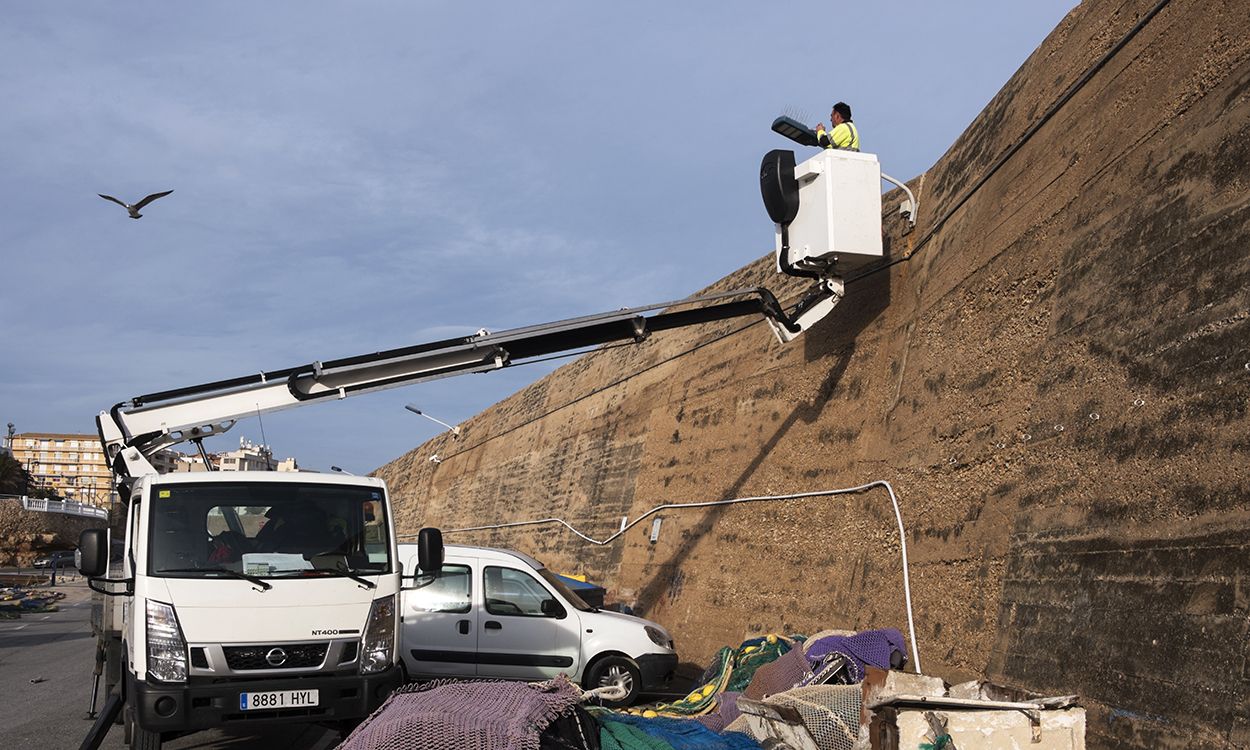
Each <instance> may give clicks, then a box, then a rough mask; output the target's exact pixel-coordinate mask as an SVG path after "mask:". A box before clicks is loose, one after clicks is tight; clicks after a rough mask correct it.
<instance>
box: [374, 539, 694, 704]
mask: <svg viewBox="0 0 1250 750" xmlns="http://www.w3.org/2000/svg"><path fill="white" fill-rule="evenodd" d="M444 550H445V553H444V558H443V563H442V567H441V569H440V570H439V571H438V572H437V573H435V574H432V575H431V574H428V573H426V572H424V571H422V570H418V567H419V566H418V550H417V545H416V544H400V545H399V556H400V560H401V561H402V562H403V564H404V569H405V570H406V571H409V572H410V573H411V574H410V575H409V574H406V575H405V577H404V579H403V585H402V590H401V594H400V652H401V655H402V659H403V663H404V666H405V668H406V671H407V672H408V675H409V677H410V678H413V679H431V678H436V677H461V678H472V677H494V678H504V679H513V680H544V679H548V678H551V677H555V676H556V675H557V674H560V673H564V674H566V675H568V676H569V677H570V678H571V679H573V680H574V681H577V682H580V683H581V684H582V685H583V686H586V687H588V688H591V687H600V686H602V685H607V684H611V683H613V682H617V681H619V682H620V683H621V684H622V685H623V686H624V687H625V688H626V690H627V692H628V695H627V697H626V698H625V699H623V700H622V701H619V703H620V704H629V703H632V702H633V701H634V700H635V699H636V698H637V697H638V695H639V694H640V693H642V692H647V691H653V690H656V689H659V688H661V687H663V686H664V685H665V684H666V683H667V682H668V680H669V678H670V677H671V676H672V674H673V671H674V669H675V668H676V667H677V652H676V651H675V650H674V649H673V639H672V636H670V635H669V633H668V631H667V630H665V629H664V627H663V626H661V625H659V624H657V623H654V622H651V621H649V620H644V619H642V618H639V617H633V616H632V615H625V614H620V613H617V612H606V611H602V610H599V609H596V608H595V607H591V606H590V605H588V604H586V603H585V602H584V601H582V600H581V598H580V597H578V596H577V594H575V593H573V591H571V590H570V589H569V588H568V586H566V585H565V584H564V582H563V581H561V580H560V578H559V577H558V576H556V575H555V574H554V573H552V572H551V571H550V570H548V569H547V568H546V566H544V565H543V564H542V563H541V562H539V561H538V560H535V559H534V558H532V557H530V556H529V555H525V554H522V553H520V552H515V551H512V550H505V549H493V548H489V547H470V546H462V545H455V544H448V545H446V546H445V547H444Z"/></svg>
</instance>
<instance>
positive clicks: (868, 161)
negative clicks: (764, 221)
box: [777, 149, 884, 274]
mask: <svg viewBox="0 0 1250 750" xmlns="http://www.w3.org/2000/svg"><path fill="white" fill-rule="evenodd" d="M794 176H795V179H796V180H797V182H798V186H799V211H798V214H797V215H796V216H795V218H794V221H792V222H790V225H789V230H788V236H789V241H790V256H789V260H790V264H791V265H793V266H795V267H797V268H800V269H804V270H809V271H829V270H830V269H832V270H833V271H834V272H836V273H839V274H842V273H846V272H848V271H853V270H855V269H856V268H859V267H862V266H865V265H868V264H870V263H873V262H874V261H879V260H881V258H882V257H884V251H883V249H882V245H881V164H880V162H878V161H877V155H876V154H866V153H861V152H857V151H841V150H838V149H824V150H822V151H821V152H820V153H819V154H817V155H815V156H813V157H812V158H810V159H808V160H807V161H805V162H803V163H802V164H799V165H798V166H796V167H795V168H794ZM782 247H783V246H782V227H781V225H780V224H778V225H777V254H778V258H779V260H778V263H777V270H778V271H781V270H783V269H782V264H781V262H780V254H781V252H782Z"/></svg>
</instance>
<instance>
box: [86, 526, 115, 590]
mask: <svg viewBox="0 0 1250 750" xmlns="http://www.w3.org/2000/svg"><path fill="white" fill-rule="evenodd" d="M78 552H79V554H80V556H81V562H80V563H79V564H78V572H79V573H82V574H83V576H84V577H86V578H99V577H100V576H102V575H104V574H105V573H106V572H108V564H109V559H108V553H109V539H108V531H107V530H106V529H87V530H86V531H84V532H82V533H81V534H79V535H78Z"/></svg>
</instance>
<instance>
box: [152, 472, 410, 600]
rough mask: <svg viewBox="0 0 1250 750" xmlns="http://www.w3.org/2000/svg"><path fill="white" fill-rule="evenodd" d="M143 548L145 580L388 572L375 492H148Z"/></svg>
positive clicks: (238, 487) (248, 488)
mask: <svg viewBox="0 0 1250 750" xmlns="http://www.w3.org/2000/svg"><path fill="white" fill-rule="evenodd" d="M148 543H149V550H150V551H149V555H148V560H149V563H148V572H149V574H151V575H168V576H177V577H193V578H199V577H220V576H222V575H227V574H230V573H242V574H244V575H248V576H253V577H259V578H287V577H299V576H304V575H306V576H308V577H313V576H322V575H324V571H333V572H338V573H353V574H363V575H376V574H379V573H389V572H390V571H391V556H390V531H389V529H388V526H387V518H386V504H385V503H384V502H383V497H382V490H380V489H379V488H377V487H367V486H366V487H360V486H356V487H353V486H351V485H343V484H317V483H311V482H309V483H302V482H236V483H228V482H205V483H202V484H201V483H196V484H171V485H163V486H162V485H159V484H158V485H155V486H153V488H152V496H151V509H150V523H149V539H148ZM319 571H321V572H319Z"/></svg>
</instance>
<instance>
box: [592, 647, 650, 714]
mask: <svg viewBox="0 0 1250 750" xmlns="http://www.w3.org/2000/svg"><path fill="white" fill-rule="evenodd" d="M617 683H620V684H621V685H622V686H624V688H625V691H626V695H625V697H624V698H622V699H621V700H616V701H610V700H604V701H603V705H605V706H608V707H609V708H620V707H622V706H632V705H633V704H634V701H636V700H638V693H639V691H641V690H642V673H641V672H639V671H638V665H637V664H635V663H634V660H633V659H630V658H629V657H627V656H605V657H603V658H602V659H600V660H599V661H597V662H595V663H594V664H592V665H590V671H589V672H587V673H586V677H585V679H583V680H582V687H584V688H586V689H587V690H593V689H595V688H600V687H607V686H608V685H614V684H617Z"/></svg>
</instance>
